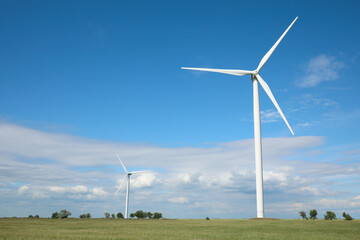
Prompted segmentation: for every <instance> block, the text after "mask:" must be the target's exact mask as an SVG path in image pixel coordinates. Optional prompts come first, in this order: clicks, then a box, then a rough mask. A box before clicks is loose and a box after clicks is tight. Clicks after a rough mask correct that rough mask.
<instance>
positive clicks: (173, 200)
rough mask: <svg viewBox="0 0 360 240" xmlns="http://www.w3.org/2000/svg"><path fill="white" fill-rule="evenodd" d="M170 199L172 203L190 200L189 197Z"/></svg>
mask: <svg viewBox="0 0 360 240" xmlns="http://www.w3.org/2000/svg"><path fill="white" fill-rule="evenodd" d="M168 200H169V202H172V203H182V204H184V203H188V202H189V199H187V198H185V197H178V198H169V199H168Z"/></svg>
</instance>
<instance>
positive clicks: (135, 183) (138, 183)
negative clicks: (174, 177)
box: [131, 173, 156, 188]
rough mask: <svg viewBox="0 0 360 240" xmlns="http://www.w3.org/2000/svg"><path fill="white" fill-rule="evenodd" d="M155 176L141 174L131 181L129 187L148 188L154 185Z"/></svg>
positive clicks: (152, 174)
mask: <svg viewBox="0 0 360 240" xmlns="http://www.w3.org/2000/svg"><path fill="white" fill-rule="evenodd" d="M155 182H156V175H155V174H154V173H142V174H139V176H137V177H136V178H134V179H132V180H131V187H134V188H148V187H151V186H153V185H154V184H155Z"/></svg>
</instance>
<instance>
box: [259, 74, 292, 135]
mask: <svg viewBox="0 0 360 240" xmlns="http://www.w3.org/2000/svg"><path fill="white" fill-rule="evenodd" d="M255 77H256V79H257V80H258V81H259V82H260V84H261V86H262V87H263V89H264V90H265V92H266V94H267V95H268V96H269V98H270V99H271V101H272V102H273V104H274V105H275V107H276V109H277V110H278V112H279V113H280V115H281V117H282V118H283V119H284V121H285V123H286V125H287V126H288V128H289V129H290V132H291V133H292V135H294V132H293V130H292V129H291V127H290V125H289V123H288V121H287V120H286V118H285V116H284V114H283V112H282V111H281V108H280V107H279V104H278V103H277V102H276V99H275V97H274V95H273V94H272V92H271V90H270V88H269V86H268V85H267V83H266V82H265V81H264V79H262V78H261V76H260V75H259V74H256V75H255Z"/></svg>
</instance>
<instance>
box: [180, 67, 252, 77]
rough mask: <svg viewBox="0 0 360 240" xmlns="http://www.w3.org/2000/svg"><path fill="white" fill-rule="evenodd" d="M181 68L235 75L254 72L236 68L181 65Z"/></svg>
mask: <svg viewBox="0 0 360 240" xmlns="http://www.w3.org/2000/svg"><path fill="white" fill-rule="evenodd" d="M181 69H188V70H196V71H204V72H217V73H225V74H230V75H236V76H244V75H251V74H254V72H253V71H248V70H237V69H214V68H188V67H182V68H181Z"/></svg>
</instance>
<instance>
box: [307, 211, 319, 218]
mask: <svg viewBox="0 0 360 240" xmlns="http://www.w3.org/2000/svg"><path fill="white" fill-rule="evenodd" d="M317 214H318V212H317V211H316V209H313V210H310V213H309V215H310V219H312V220H315V219H317V218H316V216H317Z"/></svg>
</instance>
